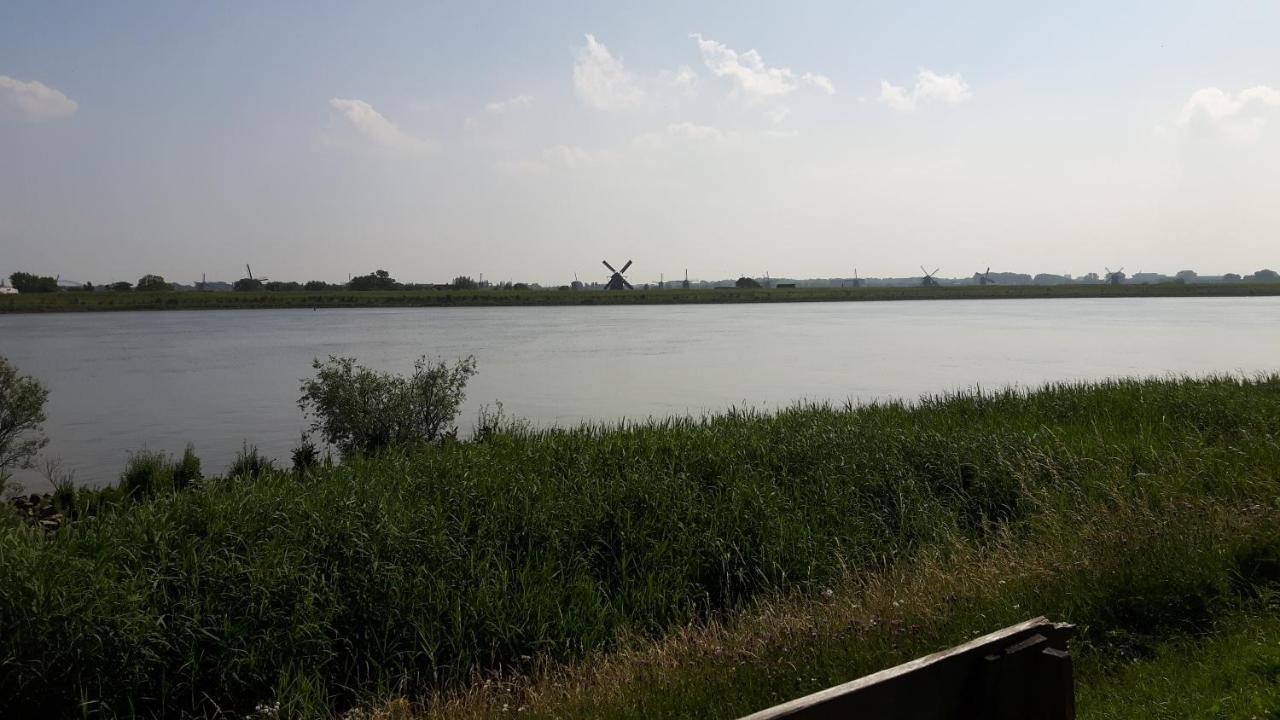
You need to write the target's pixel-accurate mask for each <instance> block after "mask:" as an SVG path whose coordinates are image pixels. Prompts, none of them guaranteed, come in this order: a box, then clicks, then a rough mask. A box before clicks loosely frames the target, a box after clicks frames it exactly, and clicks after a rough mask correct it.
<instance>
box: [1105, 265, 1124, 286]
mask: <svg viewBox="0 0 1280 720" xmlns="http://www.w3.org/2000/svg"><path fill="white" fill-rule="evenodd" d="M1104 277H1106V279H1107V284H1108V285H1119V284H1120V283H1123V282H1124V278H1125V275H1124V268H1120V269H1119V270H1117V271H1115V272H1111V268H1107V274H1106V275H1105V276H1104Z"/></svg>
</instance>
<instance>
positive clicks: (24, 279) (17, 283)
mask: <svg viewBox="0 0 1280 720" xmlns="http://www.w3.org/2000/svg"><path fill="white" fill-rule="evenodd" d="M9 284H10V285H12V286H13V289H14V290H17V291H18V292H20V293H46V292H57V291H58V279H57V278H51V277H48V276H44V275H32V274H31V273H25V272H16V273H13V274H12V275H10V276H9Z"/></svg>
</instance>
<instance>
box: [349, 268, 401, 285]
mask: <svg viewBox="0 0 1280 720" xmlns="http://www.w3.org/2000/svg"><path fill="white" fill-rule="evenodd" d="M400 287H401V286H400V283H398V282H396V279H395V278H393V277H391V274H390V273H388V272H387V271H386V270H375V271H373V272H372V273H369V274H368V275H358V276H356V277H353V278H351V282H349V283H347V288H348V289H350V290H398V289H399V288H400Z"/></svg>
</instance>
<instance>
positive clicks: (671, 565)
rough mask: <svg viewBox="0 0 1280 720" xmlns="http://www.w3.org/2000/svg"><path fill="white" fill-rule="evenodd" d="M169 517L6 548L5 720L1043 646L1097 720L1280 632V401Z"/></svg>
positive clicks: (270, 485) (991, 417)
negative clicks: (1186, 660) (1178, 667)
mask: <svg viewBox="0 0 1280 720" xmlns="http://www.w3.org/2000/svg"><path fill="white" fill-rule="evenodd" d="M242 467H246V465H244V464H242ZM151 493H152V494H151V495H150V496H149V497H147V498H145V499H139V500H132V501H130V500H117V501H115V502H104V501H102V500H101V497H99V499H98V500H96V501H95V500H94V495H93V493H91V492H89V491H84V492H81V493H80V494H78V495H76V494H72V493H66V494H65V495H64V496H63V497H61V498H60V499H59V502H60V503H61V506H62V509H63V511H64V513H65V514H66V515H67V516H68V517H70V518H71V522H70V524H69V525H67V526H66V527H63V528H62V529H60V530H58V531H57V532H55V533H52V534H48V535H46V534H45V533H44V532H42V531H40V530H38V529H34V528H30V527H27V526H26V525H23V524H21V523H20V522H18V521H17V520H16V519H10V520H9V521H8V523H7V524H5V525H4V526H3V527H0V577H2V578H4V581H3V582H0V716H6V717H8V716H12V717H25V716H31V715H32V714H33V713H43V714H44V715H46V716H59V717H64V716H72V715H81V714H87V715H101V716H113V715H119V714H135V713H136V714H143V715H167V716H175V715H178V714H181V713H184V712H188V713H197V714H210V713H213V712H214V711H215V710H216V709H221V711H224V712H233V713H239V712H249V711H252V710H253V708H254V707H255V706H257V705H259V704H264V705H268V706H272V705H274V704H275V703H280V706H281V710H280V715H279V716H280V717H310V716H324V715H326V714H329V713H335V714H336V713H339V712H342V711H344V710H346V709H347V708H350V707H353V706H354V707H363V708H370V709H373V710H379V711H381V712H382V713H383V716H384V717H385V716H388V713H389V714H391V715H395V714H396V713H398V712H399V711H400V710H401V709H404V708H408V707H412V708H415V709H416V711H417V712H418V713H420V714H423V715H428V716H440V717H468V716H473V717H481V716H490V715H492V716H505V715H508V714H511V713H514V712H515V711H516V710H517V709H520V711H521V713H523V714H524V715H528V716H531V717H570V718H594V717H618V718H626V717H634V718H640V717H645V718H655V717H671V718H676V717H723V718H729V717H734V716H736V715H738V714H742V713H745V712H748V711H751V710H756V709H759V708H761V707H764V706H767V705H769V704H772V703H775V702H778V701H780V700H783V699H787V698H789V697H792V696H796V695H799V694H803V693H806V692H810V691H813V690H817V689H819V688H822V687H825V686H828V685H831V684H835V683H837V682H841V681H844V680H848V679H850V678H851V677H856V676H858V675H860V674H864V673H867V672H871V671H874V670H878V669H880V668H883V667H886V666H889V665H892V664H895V663H897V662H901V661H903V660H906V659H909V658H911V657H914V656H917V655H920V654H923V653H925V652H929V651H932V650H936V649H939V648H941V647H946V646H949V645H952V644H955V643H957V642H960V641H962V640H964V639H967V638H968V637H972V635H973V634H975V633H979V632H987V631H990V630H992V629H995V628H998V627H1001V626H1004V625H1007V624H1011V623H1013V622H1016V621H1019V620H1023V619H1025V618H1028V617H1032V616H1035V615H1039V614H1045V615H1049V616H1051V617H1053V618H1054V619H1057V620H1066V621H1070V622H1074V623H1076V624H1077V625H1078V626H1079V628H1080V633H1079V637H1078V639H1077V640H1076V641H1075V645H1074V648H1073V649H1074V651H1075V653H1076V655H1077V667H1078V668H1079V677H1080V679H1081V680H1080V681H1081V692H1082V698H1083V699H1085V700H1087V701H1088V703H1089V704H1088V705H1086V706H1085V707H1089V708H1095V709H1096V708H1098V707H1099V705H1098V704H1097V703H1099V702H1104V701H1106V699H1107V698H1118V697H1124V694H1125V692H1126V691H1127V690H1126V688H1129V687H1130V686H1132V689H1133V692H1139V691H1141V692H1142V693H1145V695H1144V696H1152V695H1158V694H1160V693H1164V692H1170V693H1172V692H1177V689H1176V688H1174V687H1170V686H1168V685H1163V686H1162V685H1160V684H1159V683H1156V682H1151V681H1149V680H1146V679H1142V678H1145V676H1142V675H1141V674H1140V673H1137V672H1136V671H1135V674H1134V675H1133V676H1132V678H1131V677H1130V676H1129V675H1126V672H1127V671H1128V669H1130V668H1133V667H1135V664H1136V663H1143V662H1147V663H1152V662H1155V663H1158V662H1160V658H1161V657H1164V656H1163V655H1162V653H1163V652H1165V650H1162V648H1175V647H1191V648H1200V647H1204V648H1208V649H1207V650H1205V652H1216V653H1224V652H1227V651H1229V650H1230V648H1232V647H1235V646H1236V645H1239V647H1240V649H1241V651H1242V652H1243V650H1244V647H1245V646H1244V645H1243V644H1242V643H1245V642H1246V640H1245V639H1240V638H1246V636H1247V638H1248V642H1250V643H1252V642H1254V641H1256V640H1257V636H1258V633H1263V636H1264V642H1265V641H1266V638H1267V637H1270V638H1271V639H1274V632H1273V631H1274V628H1275V622H1276V618H1277V617H1280V608H1277V607H1276V605H1275V603H1274V600H1273V599H1272V598H1273V597H1274V593H1275V591H1276V589H1277V588H1280V522H1277V518H1278V517H1280V375H1272V376H1267V377H1259V378H1254V379H1241V378H1230V377H1224V378H1216V379H1205V380H1169V379H1166V380H1148V381H1117V382H1106V383H1099V384H1090V385H1079V386H1076V385H1055V386H1050V387H1046V388H1043V389H1041V390H1039V391H1036V392H1034V393H1029V394H1027V393H1019V392H995V393H983V394H961V395H954V396H946V397H936V398H926V399H924V400H922V401H920V402H918V403H913V404H900V403H888V404H882V405H874V406H868V407H856V408H837V407H825V406H805V407H796V408H794V409H791V410H787V411H783V412H779V413H776V414H757V413H752V412H735V413H729V414H726V415H722V416H716V417H708V418H703V419H671V420H665V421H654V422H648V423H643V424H629V425H626V426H625V427H586V428H580V429H576V430H545V431H529V430H518V429H517V430H509V431H505V432H499V433H496V434H493V435H489V436H487V438H486V439H485V440H484V441H483V442H475V443H461V442H449V443H446V444H444V445H443V446H439V447H429V448H426V449H419V450H413V451H409V450H404V451H395V452H389V453H385V454H383V455H382V456H380V457H377V458H374V459H369V460H357V461H353V462H352V463H350V464H347V465H342V466H335V467H331V468H326V469H322V470H320V471H318V472H317V473H315V474H314V475H313V476H310V477H306V478H303V479H299V478H298V477H296V476H295V475H293V474H292V473H290V472H288V471H283V470H282V471H268V472H263V473H250V472H247V471H244V472H240V473H239V474H233V475H232V476H231V477H226V478H211V479H206V480H204V481H201V482H199V483H197V484H196V485H194V486H192V487H190V488H187V489H184V490H179V491H166V490H165V489H164V488H151ZM1244 617H1252V618H1256V619H1257V622H1258V623H1259V624H1258V625H1257V627H1258V628H1260V629H1259V630H1258V631H1257V633H1253V634H1252V635H1250V634H1249V633H1244V635H1240V632H1238V631H1239V626H1238V623H1240V622H1242V621H1241V620H1240V618H1244ZM1231 623H1237V625H1232V624H1231ZM1219 627H1224V628H1225V627H1230V628H1236V629H1235V630H1231V631H1230V632H1227V631H1224V633H1217V634H1216V633H1215V630H1216V629H1217V628H1219ZM1250 627H1252V626H1250ZM1268 628H1269V629H1268ZM1268 632H1269V633H1271V635H1270V636H1267V635H1266V633H1268ZM1232 633H1235V634H1234V635H1233V634H1232ZM1205 638H1208V639H1205ZM1214 638H1217V639H1216V640H1215V639H1214ZM1215 642H1216V643H1217V645H1214V643H1215ZM1250 647H1252V646H1250ZM1215 648H1216V649H1215ZM1254 655H1256V656H1257V657H1258V658H1259V659H1258V662H1259V663H1264V665H1263V666H1260V667H1262V670H1259V671H1258V672H1261V673H1263V674H1262V676H1261V677H1263V678H1264V679H1265V677H1267V676H1266V672H1269V671H1267V670H1266V669H1265V668H1266V667H1267V666H1265V662H1267V660H1266V657H1267V656H1266V655H1265V653H1262V654H1259V653H1258V652H1254ZM1251 657H1252V656H1251ZM1250 668H1253V666H1252V665H1249V666H1248V667H1246V666H1245V665H1239V666H1238V667H1234V668H1224V669H1223V672H1225V673H1231V672H1233V670H1234V671H1239V672H1240V673H1249V672H1253V670H1251V669H1250ZM1192 672H1193V671H1192V670H1187V671H1186V674H1187V675H1188V676H1190V674H1192ZM1270 677H1271V678H1272V681H1274V675H1271V676H1270ZM1126 678H1129V679H1126ZM1139 679H1142V682H1143V683H1144V684H1143V685H1142V688H1141V689H1139V688H1138V687H1137V685H1136V684H1137V683H1138V681H1139ZM1205 682H1206V683H1207V684H1206V685H1205V687H1207V688H1209V689H1210V690H1206V692H1210V691H1212V692H1216V690H1213V688H1216V687H1217V685H1215V684H1214V683H1213V682H1211V681H1209V680H1206V681H1205ZM1126 683H1128V685H1126ZM1258 683H1259V681H1256V679H1255V681H1254V682H1252V684H1250V683H1248V682H1244V681H1241V682H1240V683H1239V684H1238V687H1239V688H1240V690H1239V692H1238V693H1237V695H1240V696H1241V697H1240V699H1239V702H1240V703H1245V702H1252V703H1255V704H1256V703H1266V702H1272V700H1268V699H1267V698H1268V697H1271V698H1274V694H1272V695H1270V696H1267V695H1265V693H1263V694H1260V693H1262V691H1258V690H1257V687H1258ZM1255 691H1256V692H1255ZM1104 705H1105V702H1104ZM1107 707H1109V706H1107ZM1233 707H1234V706H1233ZM1272 709H1274V707H1273V708H1272ZM1139 710H1140V709H1139V708H1136V707H1128V708H1127V709H1126V708H1120V709H1119V710H1118V711H1117V712H1110V713H1102V712H1094V711H1093V710H1091V711H1090V713H1093V714H1096V715H1097V716H1105V717H1145V716H1147V715H1144V714H1142V713H1141V712H1139ZM1086 716H1088V715H1087V714H1086ZM1170 716H1171V717H1173V716H1175V715H1170Z"/></svg>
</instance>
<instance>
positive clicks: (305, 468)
mask: <svg viewBox="0 0 1280 720" xmlns="http://www.w3.org/2000/svg"><path fill="white" fill-rule="evenodd" d="M291 456H292V460H293V474H294V475H297V476H298V477H300V478H304V477H307V476H308V475H310V474H311V471H312V469H313V468H315V466H316V464H317V463H318V462H319V461H320V451H319V449H318V448H316V444H315V443H313V442H311V438H309V437H307V435H306V433H303V434H302V439H301V440H300V441H299V442H298V446H297V447H295V448H294V449H293V452H292V453H291Z"/></svg>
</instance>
